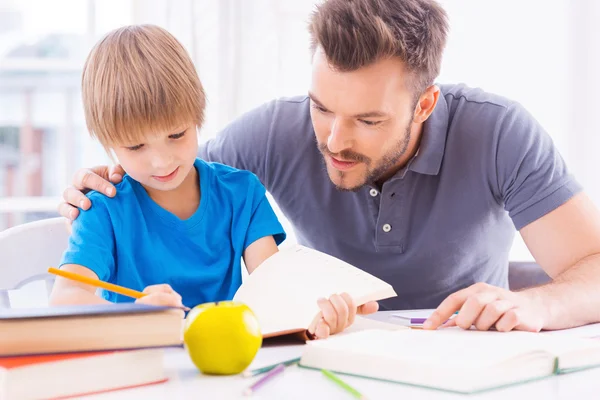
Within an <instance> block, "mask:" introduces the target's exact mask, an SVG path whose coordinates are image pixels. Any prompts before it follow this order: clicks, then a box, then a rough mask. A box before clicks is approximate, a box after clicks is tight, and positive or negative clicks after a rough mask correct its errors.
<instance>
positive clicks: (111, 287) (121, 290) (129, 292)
mask: <svg viewBox="0 0 600 400" xmlns="http://www.w3.org/2000/svg"><path fill="white" fill-rule="evenodd" d="M48 272H49V273H51V274H54V275H58V276H62V277H63V278H67V279H71V280H73V281H77V282H81V283H87V284H88V285H92V286H95V287H99V288H102V289H106V290H108V291H111V292H115V293H118V294H122V295H123V296H127V297H133V298H134V299H139V298H140V297H144V296H146V293H142V292H138V291H137V290H133V289H129V288H126V287H124V286H119V285H115V284H113V283H108V282H104V281H101V280H100V279H93V278H88V277H87V276H83V275H79V274H76V273H74V272H68V271H63V270H61V269H56V268H52V267H50V268H48ZM180 308H181V309H183V310H184V311H189V310H190V308H189V307H186V306H183V307H180Z"/></svg>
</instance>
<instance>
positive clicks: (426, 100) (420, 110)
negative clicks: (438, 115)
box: [413, 85, 440, 124]
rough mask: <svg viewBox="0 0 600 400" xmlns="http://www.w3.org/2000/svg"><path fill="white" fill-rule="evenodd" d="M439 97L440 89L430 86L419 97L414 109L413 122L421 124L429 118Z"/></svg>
mask: <svg viewBox="0 0 600 400" xmlns="http://www.w3.org/2000/svg"><path fill="white" fill-rule="evenodd" d="M439 96H440V88H439V87H437V86H435V85H431V86H429V87H428V88H427V89H425V91H424V92H423V93H422V94H421V96H419V100H418V101H417V106H416V107H415V115H414V118H413V122H416V123H421V124H422V123H423V122H425V121H426V120H427V118H429V116H430V115H431V113H432V112H433V110H434V109H435V105H436V104H437V101H438V98H439Z"/></svg>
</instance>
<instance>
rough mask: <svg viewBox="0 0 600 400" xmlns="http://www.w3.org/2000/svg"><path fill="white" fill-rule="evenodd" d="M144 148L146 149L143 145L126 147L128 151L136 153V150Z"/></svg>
mask: <svg viewBox="0 0 600 400" xmlns="http://www.w3.org/2000/svg"><path fill="white" fill-rule="evenodd" d="M142 147H144V145H143V144H136V145H135V146H129V147H126V149H127V150H130V151H136V150H139V149H141V148H142Z"/></svg>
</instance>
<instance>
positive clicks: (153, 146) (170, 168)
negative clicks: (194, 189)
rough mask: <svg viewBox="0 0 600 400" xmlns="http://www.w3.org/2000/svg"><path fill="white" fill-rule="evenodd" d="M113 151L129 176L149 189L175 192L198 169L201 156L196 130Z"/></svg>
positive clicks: (153, 137)
mask: <svg viewBox="0 0 600 400" xmlns="http://www.w3.org/2000/svg"><path fill="white" fill-rule="evenodd" d="M113 150H114V152H115V154H116V156H117V158H118V159H119V163H120V164H121V166H122V167H123V169H124V170H125V172H127V174H129V175H130V176H131V177H132V178H133V179H135V180H136V181H138V182H139V183H141V184H142V185H143V186H144V187H146V189H155V190H160V191H168V190H173V189H176V188H177V187H179V185H181V183H182V182H183V181H184V179H185V178H186V177H187V176H188V174H189V173H190V171H191V169H192V168H193V167H194V161H195V159H196V157H197V154H198V137H197V135H196V126H195V125H194V124H192V125H190V126H187V127H183V128H181V129H174V130H173V131H169V132H164V133H160V134H157V135H153V134H151V135H147V136H146V138H145V140H144V142H143V143H127V144H125V145H122V146H115V147H113Z"/></svg>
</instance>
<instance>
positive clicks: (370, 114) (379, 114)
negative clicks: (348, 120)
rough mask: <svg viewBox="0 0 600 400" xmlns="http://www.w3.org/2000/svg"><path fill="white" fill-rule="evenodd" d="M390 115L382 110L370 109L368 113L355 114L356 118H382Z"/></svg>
mask: <svg viewBox="0 0 600 400" xmlns="http://www.w3.org/2000/svg"><path fill="white" fill-rule="evenodd" d="M387 116H388V115H387V114H386V113H384V112H381V111H369V112H366V113H361V114H356V115H353V117H354V118H382V117H387Z"/></svg>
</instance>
